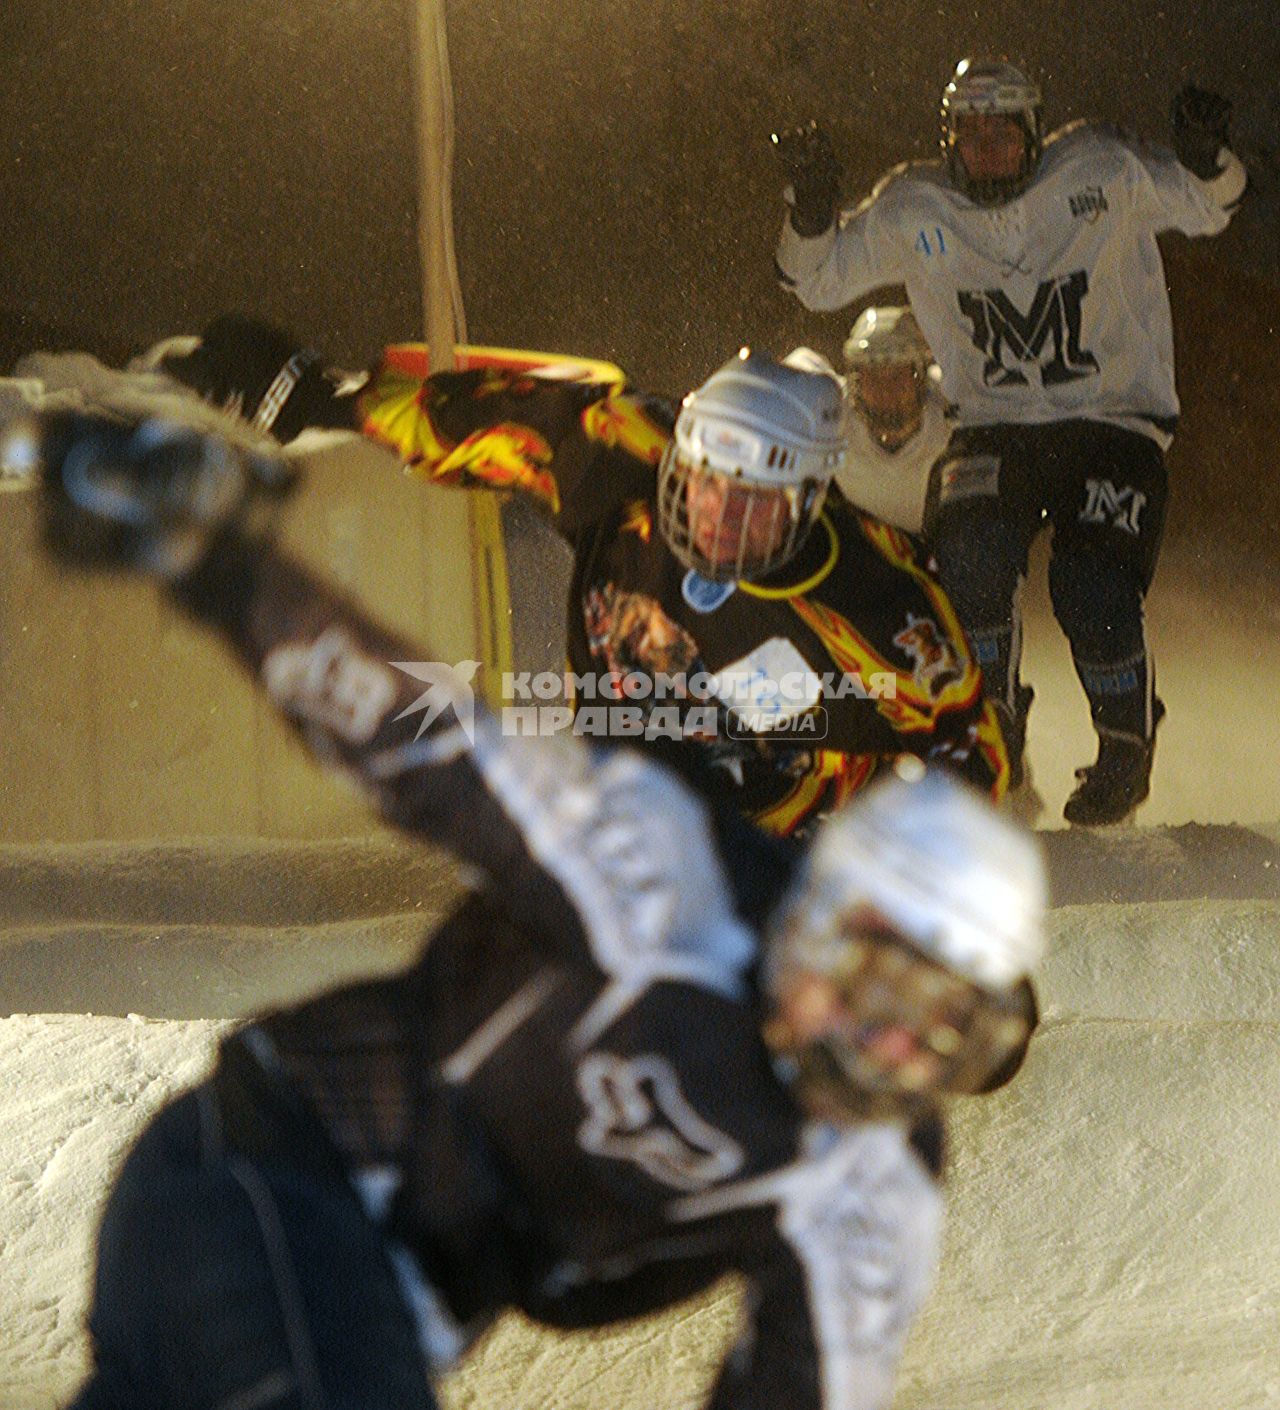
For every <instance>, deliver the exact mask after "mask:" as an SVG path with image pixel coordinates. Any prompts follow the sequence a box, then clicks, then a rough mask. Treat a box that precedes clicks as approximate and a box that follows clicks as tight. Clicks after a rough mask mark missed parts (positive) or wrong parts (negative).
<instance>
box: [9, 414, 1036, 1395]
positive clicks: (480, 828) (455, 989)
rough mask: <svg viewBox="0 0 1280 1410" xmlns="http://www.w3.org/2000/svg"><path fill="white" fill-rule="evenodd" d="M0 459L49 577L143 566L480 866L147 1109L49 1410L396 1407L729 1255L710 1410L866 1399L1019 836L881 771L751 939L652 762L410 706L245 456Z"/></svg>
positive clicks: (200, 444) (411, 698) (1029, 902)
mask: <svg viewBox="0 0 1280 1410" xmlns="http://www.w3.org/2000/svg"><path fill="white" fill-rule="evenodd" d="M0 459H3V461H4V463H5V464H6V466H7V467H8V468H9V471H10V472H11V473H12V472H14V471H15V469H16V471H17V472H18V473H23V474H27V475H32V474H36V473H39V474H40V475H41V478H42V494H43V496H44V505H45V514H46V518H45V536H46V541H47V543H48V545H49V548H50V550H51V551H52V552H53V553H54V554H56V555H57V556H59V557H60V558H61V559H62V560H63V561H65V562H67V563H70V564H72V565H79V566H85V567H89V566H96V567H99V568H105V567H114V568H119V569H134V570H137V571H141V572H146V573H150V574H152V575H155V576H157V577H158V578H160V579H162V580H164V581H166V582H167V584H168V590H169V592H170V593H171V595H172V597H173V599H174V600H175V601H176V602H178V603H180V604H181V605H182V606H183V607H184V608H185V609H186V610H187V611H188V612H189V613H190V614H191V615H192V616H193V618H195V619H196V620H197V621H199V622H201V623H204V624H205V625H207V626H208V627H210V628H212V629H213V630H216V631H217V632H219V633H220V634H221V635H222V636H223V638H224V639H225V641H226V643H227V645H228V646H229V648H230V649H231V650H232V651H233V652H234V653H235V655H236V656H238V658H239V659H240V660H241V662H242V663H243V664H244V665H245V666H246V667H248V668H249V669H250V670H252V671H254V672H255V673H256V674H257V676H258V677H259V679H260V680H261V681H262V683H263V686H264V688H265V689H266V690H267V692H268V693H269V695H270V696H271V698H272V699H273V700H274V702H275V703H276V704H277V705H278V706H279V708H280V709H281V710H282V711H283V712H284V713H285V714H286V716H287V717H288V718H289V719H290V720H292V721H293V722H294V723H295V724H296V725H297V727H298V729H299V730H300V732H301V733H302V735H303V737H304V738H305V739H306V740H307V741H308V742H309V743H310V745H311V746H312V747H313V748H314V749H315V750H317V751H318V752H319V753H320V754H321V755H322V756H323V757H324V758H325V759H326V760H327V761H329V762H331V763H334V764H336V765H338V766H339V767H341V768H342V769H344V770H345V771H347V772H348V773H349V774H351V775H352V776H353V777H354V778H356V779H357V780H359V781H360V782H361V783H362V784H363V785H364V786H365V787H366V788H367V790H368V792H369V794H370V797H371V799H372V801H373V802H374V803H376V805H377V806H378V807H379V808H380V810H381V811H382V812H383V814H384V815H385V816H386V817H388V818H389V819H390V820H392V821H393V822H395V823H397V824H398V825H400V826H401V827H403V828H405V829H406V830H408V831H409V832H411V833H413V834H416V835H419V836H421V837H423V838H424V839H427V840H430V841H432V842H436V843H443V844H444V845H446V846H448V847H449V848H451V849H452V850H453V852H454V853H455V854H456V855H457V856H458V857H459V858H460V859H462V860H463V861H464V862H465V863H467V864H468V865H469V866H470V867H471V868H473V869H474V871H475V874H476V875H477V876H478V877H479V878H480V879H481V880H480V882H479V885H478V889H477V890H476V891H475V892H474V893H473V894H472V895H471V896H470V898H469V899H468V900H467V901H466V902H465V903H464V904H463V905H462V907H461V908H460V909H459V910H458V911H457V912H456V913H455V914H454V915H453V916H452V917H451V918H450V919H449V920H448V921H447V922H446V923H445V924H444V925H443V926H442V927H441V929H440V930H439V931H438V932H437V933H436V935H435V936H434V937H433V938H432V940H431V941H430V943H429V945H428V946H427V948H426V950H425V952H424V954H423V956H422V958H421V960H420V961H419V962H418V963H417V964H416V965H415V966H414V967H413V968H412V969H411V970H409V971H408V972H407V973H405V974H403V975H401V976H399V977H396V978H393V979H389V980H386V979H384V980H379V981H374V982H369V983H365V984H357V985H352V986H349V987H346V988H342V989H338V990H335V991H333V992H331V993H328V994H326V995H323V996H321V997H319V998H317V999H314V1000H312V1001H311V1002H308V1003H304V1004H302V1005H300V1006H298V1007H296V1008H292V1009H288V1010H285V1011H282V1012H277V1013H271V1014H268V1015H265V1016H264V1017H263V1018H261V1019H260V1020H259V1021H257V1022H256V1023H254V1024H252V1025H251V1026H249V1027H247V1028H245V1029H244V1030H242V1031H240V1032H239V1033H238V1034H236V1035H235V1036H234V1037H232V1038H230V1039H228V1040H227V1041H225V1042H224V1044H223V1046H222V1049H221V1054H220V1058H219V1062H218V1066H217V1069H216V1071H215V1073H214V1075H213V1076H212V1077H211V1078H210V1079H208V1080H207V1081H206V1082H204V1083H203V1084H201V1085H200V1086H199V1087H197V1088H195V1089H194V1090H192V1091H191V1092H189V1093H187V1094H186V1095H184V1096H182V1097H180V1098H179V1099H177V1100H176V1101H174V1102H173V1103H171V1104H170V1105H169V1106H167V1107H166V1108H165V1109H164V1110H163V1111H162V1112H161V1113H160V1114H159V1116H158V1117H156V1119H155V1120H154V1121H153V1122H152V1123H151V1125H150V1126H149V1127H148V1129H147V1130H146V1132H145V1133H144V1134H143V1136H142V1137H141V1139H140V1140H139V1142H138V1144H137V1145H136V1147H135V1148H134V1150H133V1151H132V1153H131V1154H130V1156H129V1157H128V1159H127V1161H126V1163H125V1165H124V1168H123V1170H122V1172H121V1173H120V1175H119V1178H118V1180H117V1182H116V1185H115V1188H114V1191H113V1193H112V1195H111V1198H110V1201H109V1204H108V1207H107V1210H106V1214H105V1217H104V1220H103V1224H102V1228H101V1235H100V1242H99V1255H98V1266H97V1277H96V1284H95V1298H94V1308H93V1313H92V1319H91V1325H92V1331H93V1335H94V1340H95V1351H96V1356H95V1370H94V1373H93V1376H92V1378H91V1380H90V1381H89V1383H88V1385H87V1386H86V1387H85V1388H84V1390H83V1392H82V1394H81V1396H80V1399H79V1400H78V1401H77V1402H76V1403H77V1405H78V1407H79V1410H103V1407H125V1406H130V1407H133V1406H143V1405H145V1406H147V1407H149V1410H169V1408H170V1407H172V1410H178V1407H181V1410H214V1407H221V1410H226V1408H227V1407H230V1406H237V1407H249V1406H252V1407H255V1410H265V1408H266V1407H281V1408H282V1410H283V1408H284V1407H287V1408H288V1410H304V1407H305V1410H321V1407H325V1410H356V1407H359V1410H392V1407H396V1410H399V1408H400V1407H403V1410H409V1407H413V1410H422V1407H424V1406H425V1407H429V1406H431V1405H433V1404H435V1403H436V1402H435V1400H434V1399H433V1393H432V1390H431V1380H432V1378H433V1377H434V1376H435V1375H437V1374H438V1373H439V1372H441V1371H442V1370H444V1369H445V1368H446V1367H447V1366H448V1365H449V1364H450V1363H451V1362H452V1361H453V1360H454V1359H456V1358H457V1357H458V1356H459V1355H461V1354H462V1353H463V1352H464V1351H465V1350H466V1348H467V1347H468V1345H470V1343H471V1342H472V1341H473V1340H474V1338H475V1337H476V1336H477V1335H478V1333H479V1332H481V1331H482V1330H483V1329H484V1328H485V1327H486V1326H487V1325H489V1324H490V1323H491V1322H492V1320H493V1319H494V1318H495V1316H496V1315H497V1314H498V1313H499V1312H500V1311H501V1310H502V1309H504V1308H508V1307H519V1308H522V1309H523V1310H524V1311H525V1312H526V1313H528V1314H529V1315H531V1316H533V1317H535V1318H538V1319H540V1320H542V1321H544V1322H547V1323H551V1324H555V1325H559V1326H594V1325H602V1324H606V1323H611V1322H614V1321H617V1320H620V1319H623V1318H627V1317H630V1316H633V1315H635V1314H638V1313H640V1312H645V1311H649V1310H652V1309H655V1308H659V1307H663V1306H665V1305H668V1304H670V1303H672V1302H674V1301H676V1300H677V1299H680V1298H682V1297H685V1296H687V1295H688V1294H689V1293H691V1292H693V1291H695V1290H697V1289H700V1288H703V1287H706V1286H708V1285H709V1284H710V1283H711V1282H712V1281H714V1280H715V1279H716V1278H718V1277H719V1276H721V1275H722V1274H724V1273H726V1272H730V1271H737V1272H739V1273H741V1274H742V1275H743V1276H744V1277H745V1279H746V1281H747V1283H748V1285H749V1290H750V1295H749V1297H748V1299H747V1325H746V1327H745V1328H744V1331H743V1335H742V1337H741V1338H740V1340H739V1342H738V1344H737V1346H736V1348H735V1349H734V1351H733V1352H732V1354H731V1355H729V1356H728V1357H727V1358H726V1360H725V1363H724V1365H723V1366H722V1367H721V1370H720V1374H719V1377H718V1379H717V1382H716V1384H715V1387H714V1389H713V1390H712V1392H711V1394H710V1399H709V1403H710V1404H711V1405H712V1406H714V1407H716V1410H776V1407H778V1406H780V1405H785V1406H787V1407H788V1410H809V1408H810V1407H813V1410H818V1407H822V1410H870V1407H882V1406H886V1405H887V1404H888V1402H889V1400H890V1397H891V1394H892V1381H893V1376H894V1371H895V1367H896V1364H897V1361H898V1357H899V1353H900V1350H901V1346H902V1343H903V1339H904V1337H905V1335H906V1332H907V1329H908V1326H909V1324H910V1322H911V1319H912V1317H913V1316H914V1314H915V1312H916V1310H917V1309H918V1307H919V1306H920V1303H921V1301H922V1299H923V1298H924V1296H925V1294H926V1291H927V1288H928V1285H929V1281H930V1277H931V1271H932V1268H933V1265H934V1261H935V1258H936V1253H937V1242H938V1228H939V1217H940V1206H941V1197H940V1193H939V1188H938V1178H939V1171H940V1135H939V1130H938V1125H937V1121H936V1118H935V1116H934V1115H933V1104H934V1100H935V1098H936V1097H937V1096H938V1095H940V1094H942V1093H946V1092H962V1093H963V1092H969V1093H971V1092H977V1091H984V1090H989V1089H990V1088H992V1087H993V1086H996V1085H999V1084H1000V1083H1002V1082H1003V1081H1006V1080H1007V1079H1008V1078H1009V1077H1010V1076H1011V1075H1012V1073H1013V1071H1014V1070H1016V1068H1017V1066H1018V1064H1019V1062H1020V1061H1021V1057H1022V1054H1023V1052H1024V1050H1025V1046H1026V1043H1027V1040H1028V1037H1029V1032H1030V1028H1031V1025H1032V1022H1033V1008H1032V1005H1031V1004H1030V1002H1029V999H1028V994H1029V990H1028V988H1027V986H1026V983H1025V976H1026V974H1027V972H1028V970H1029V969H1030V968H1031V967H1032V966H1033V965H1034V964H1035V962H1036V960H1037V958H1038V956H1039V954H1040V952H1041V948H1042V907H1043V900H1044V878H1043V874H1042V869H1041V864H1040V860H1039V856H1038V853H1037V852H1036V850H1035V848H1034V845H1033V843H1032V841H1031V839H1030V838H1029V837H1028V836H1027V835H1026V834H1025V833H1023V832H1021V831H1020V830H1018V829H1016V828H1015V827H1013V826H1012V825H1011V824H1009V823H1007V822H1006V821H1005V820H1004V819H1002V818H1001V817H999V816H998V815H997V814H996V813H995V812H994V811H993V810H992V809H991V808H990V806H989V805H988V804H987V803H986V802H985V801H983V800H982V799H981V798H980V797H979V796H978V795H977V794H976V793H973V792H971V791H970V790H969V789H968V788H967V786H965V785H962V784H960V783H957V782H955V781H953V780H950V779H948V778H947V777H946V776H945V775H942V774H936V773H933V774H924V773H923V771H921V774H922V777H920V778H918V779H917V781H915V782H909V781H906V780H905V779H903V778H900V777H892V776H891V777H889V778H888V779H887V780H886V781H885V782H884V783H882V784H881V785H880V786H878V787H877V788H875V789H873V790H872V791H871V792H870V793H869V794H868V795H867V797H866V798H865V799H864V800H861V801H859V802H858V803H856V804H855V805H852V806H851V807H850V808H849V809H846V810H845V811H843V812H842V813H840V814H838V815H836V816H835V817H833V818H832V819H831V820H830V821H829V822H828V823H827V824H825V825H824V827H823V828H821V829H820V830H819V833H818V836H817V839H816V841H815V842H814V844H813V845H812V846H811V848H810V849H809V850H808V851H807V852H806V853H805V854H803V856H802V858H801V861H800V864H799V871H798V875H797V876H796V877H795V879H794V881H793V883H792V884H791V885H790V886H789V887H788V888H786V889H785V892H784V896H785V899H783V900H782V902H781V904H780V905H779V906H778V907H777V909H776V913H775V914H773V915H772V916H770V917H769V918H768V919H767V921H764V922H763V923H760V924H758V923H757V922H758V921H759V917H757V916H755V915H752V914H744V913H743V912H742V911H741V910H740V909H739V908H737V907H736V906H735V903H734V896H733V892H734V888H735V884H736V883H737V882H738V881H739V880H740V877H739V876H738V875H737V873H739V872H740V871H741V870H742V869H744V868H754V867H757V866H759V865H760V860H759V858H758V857H754V856H753V855H752V854H751V849H750V847H749V845H748V844H747V841H746V836H747V835H746V832H745V829H744V831H743V833H742V837H743V849H742V850H740V849H739V847H738V846H737V845H734V844H732V843H729V842H721V843H720V844H719V845H717V842H716V836H717V834H715V833H713V832H712V830H711V829H710V828H709V826H708V819H707V815H706V810H705V806H704V805H703V804H702V803H700V802H699V801H698V800H697V799H696V798H695V797H694V795H692V794H691V793H689V792H688V791H687V790H686V789H685V787H684V786H683V785H682V784H681V783H680V782H679V781H678V779H677V778H676V777H675V776H674V775H672V774H669V773H667V772H666V771H665V770H663V769H661V768H660V767H658V766H657V765H655V764H654V763H652V762H651V761H647V760H645V759H644V758H643V757H642V756H640V755H638V754H634V753H631V752H629V751H626V750H622V749H616V748H615V749H608V750H597V751H593V750H591V749H588V748H587V747H586V746H584V745H583V744H582V743H581V741H575V740H571V739H564V738H560V739H552V740H538V739H529V738H525V739H510V738H506V737H504V736H503V735H502V733H501V731H500V729H499V728H498V726H497V723H496V721H495V720H494V719H493V718H492V717H491V716H489V715H488V714H487V713H485V711H484V710H483V708H482V707H478V706H476V707H474V708H473V705H472V702H471V701H470V699H469V697H468V696H467V695H466V693H465V692H455V693H454V694H453V695H452V696H450V695H449V694H447V693H446V694H445V695H444V696H443V697H442V698H436V699H422V698H417V699H415V697H417V696H418V693H419V689H420V682H417V681H414V680H413V679H411V678H410V677H408V676H407V675H406V674H405V673H404V672H403V671H401V670H399V669H398V668H397V667H396V666H395V665H394V664H393V663H394V662H397V661H400V662H406V661H409V660H410V659H411V658H412V657H413V656H414V655H415V654H416V653H415V652H414V650H413V649H412V648H411V647H408V646H405V645H404V644H402V643H400V642H397V641H395V640H393V639H392V638H390V637H388V636H386V635H385V634H384V633H382V632H381V631H379V630H378V629H377V628H376V627H374V626H373V625H371V624H370V622H369V621H367V620H366V619H365V618H364V617H362V616H360V615H359V614H358V613H356V612H355V611H354V610H352V609H351V608H350V607H348V606H346V605H344V604H343V603H341V602H340V601H339V600H338V599H336V598H335V597H334V596H333V595H331V594H330V593H329V592H328V591H327V590H326V589H325V587H324V586H323V585H322V584H321V583H319V582H318V581H316V580H315V579H313V578H311V577H310V576H308V575H307V574H306V573H305V572H303V571H302V570H301V569H299V568H298V567H297V566H296V565H294V564H293V563H292V562H290V561H289V560H288V559H286V558H285V557H283V556H281V555H279V554H278V553H276V552H275V551H274V550H273V549H272V548H271V547H270V546H269V544H268V543H266V542H265V541H264V540H263V539H262V537H261V536H260V535H259V534H256V533H255V531H254V529H253V528H252V527H251V524H250V511H249V509H248V508H247V506H248V504H249V501H250V500H251V499H252V498H254V497H255V496H254V495H253V493H252V492H253V490H254V488H255V482H256V479H257V473H256V468H255V465H254V462H253V460H252V459H251V458H250V457H248V456H246V455H244V454H241V453H237V452H235V451H233V450H232V449H231V448H230V447H229V446H228V445H226V444H225V443H222V442H219V441H218V440H216V439H214V438H211V437H210V436H209V435H207V434H202V433H197V432H190V431H184V430H181V429H179V428H175V427H173V426H166V425H163V424H159V423H155V422H148V423H143V424H141V425H130V424H118V423H111V422H108V421H105V420H103V419H102V418H97V417H84V416H62V417H55V418H46V419H45V420H43V421H40V422H36V423H34V424H33V423H28V424H27V425H26V426H25V427H23V428H20V429H19V430H17V431H15V432H13V433H12V434H10V436H9V437H8V439H7V440H6V441H5V442H4V443H3V445H0ZM424 709H425V711H426V713H425V714H423V710H424ZM733 821H734V823H735V825H736V826H737V827H738V828H743V825H742V824H741V823H740V822H739V821H737V820H736V819H734V820H733ZM727 835H728V834H726V833H724V832H723V831H722V832H721V833H720V834H719V836H721V837H722V838H723V837H725V836H727ZM788 853H789V854H790V849H788Z"/></svg>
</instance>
